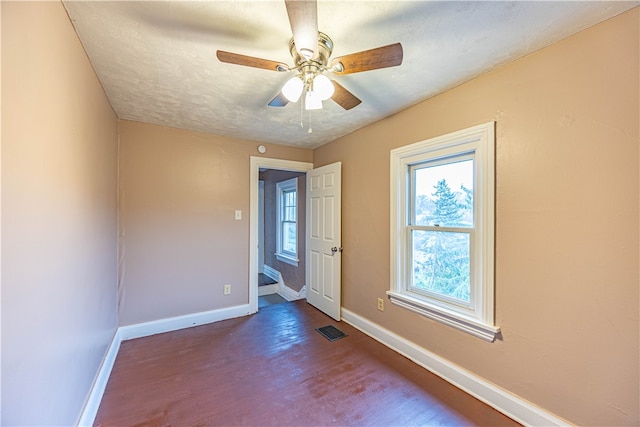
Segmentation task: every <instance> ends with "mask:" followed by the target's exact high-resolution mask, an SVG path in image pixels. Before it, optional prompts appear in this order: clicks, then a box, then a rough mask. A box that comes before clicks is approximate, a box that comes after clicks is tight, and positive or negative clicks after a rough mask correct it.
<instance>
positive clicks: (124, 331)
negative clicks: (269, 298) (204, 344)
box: [77, 304, 251, 427]
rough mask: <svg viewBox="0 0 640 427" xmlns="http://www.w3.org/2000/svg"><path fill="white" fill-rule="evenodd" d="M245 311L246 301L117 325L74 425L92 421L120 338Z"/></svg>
mask: <svg viewBox="0 0 640 427" xmlns="http://www.w3.org/2000/svg"><path fill="white" fill-rule="evenodd" d="M248 314H251V312H250V310H249V304H244V305H238V306H235V307H229V308H222V309H218V310H211V311H204V312H200V313H193V314H187V315H184V316H178V317H171V318H168V319H161V320H155V321H153V322H145V323H139V324H136V325H128V326H120V327H119V328H118V329H117V330H116V333H115V334H114V336H113V339H112V341H111V344H110V345H109V348H108V349H107V352H106V353H105V356H104V359H103V360H102V363H101V365H100V368H99V369H98V373H97V374H96V378H95V380H94V381H93V385H92V386H91V391H90V392H89V397H88V398H87V401H86V403H85V405H84V408H83V409H82V413H81V414H80V418H79V420H78V424H77V425H78V426H79V427H84V426H92V425H93V423H94V421H95V419H96V415H97V414H98V408H99V407H100V402H101V401H102V396H103V395H104V391H105V389H106V387H107V382H108V381H109V376H110V375H111V370H112V369H113V364H114V363H115V360H116V356H117V355H118V350H120V343H122V341H126V340H131V339H134V338H142V337H146V336H150V335H155V334H160V333H163V332H170V331H177V330H179V329H185V328H191V327H192V326H198V325H204V324H207V323H213V322H218V321H220V320H227V319H233V318H235V317H241V316H246V315H248Z"/></svg>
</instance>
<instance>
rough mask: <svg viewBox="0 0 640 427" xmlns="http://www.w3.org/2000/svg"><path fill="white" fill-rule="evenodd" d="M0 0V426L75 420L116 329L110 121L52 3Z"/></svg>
mask: <svg viewBox="0 0 640 427" xmlns="http://www.w3.org/2000/svg"><path fill="white" fill-rule="evenodd" d="M1 7H2V425H74V424H75V423H76V422H77V420H78V417H79V415H80V412H81V410H82V407H83V404H84V401H85V399H86V398H87V395H88V393H89V390H90V387H91V384H92V381H93V379H94V377H95V375H96V372H97V370H98V367H99V366H100V362H101V361H102V358H103V357H104V355H105V352H106V349H107V346H108V344H109V343H110V342H111V339H112V338H113V334H114V332H115V328H116V324H117V320H116V271H117V263H116V249H117V244H116V239H117V229H116V215H117V210H116V201H117V197H116V190H117V186H116V176H117V175H116V173H117V168H116V157H117V138H118V136H117V120H116V117H115V115H114V113H113V111H112V109H111V107H110V105H109V102H108V100H107V98H106V96H105V94H104V92H103V90H102V87H101V86H100V83H99V82H98V79H97V78H96V76H95V74H94V73H93V69H92V68H91V65H90V64H89V61H88V59H87V57H86V56H85V53H84V50H83V49H82V46H81V44H80V42H79V40H78V39H77V37H76V34H75V32H74V30H73V27H72V25H71V22H69V18H68V17H67V14H66V12H65V9H64V7H63V6H62V4H61V3H60V2H42V3H35V2H34V3H32V2H16V3H13V2H4V1H3V2H2V5H1Z"/></svg>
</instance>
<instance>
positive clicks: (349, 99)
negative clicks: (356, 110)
mask: <svg viewBox="0 0 640 427" xmlns="http://www.w3.org/2000/svg"><path fill="white" fill-rule="evenodd" d="M331 82H332V83H333V87H334V88H335V91H334V92H333V96H332V97H331V99H333V100H334V101H335V103H336V104H338V105H339V106H341V107H342V108H344V109H345V110H350V109H352V108H353V107H355V106H357V105H358V104H360V103H361V102H362V101H360V99H358V98H357V97H356V96H355V95H354V94H352V93H351V92H349V91H348V90H347V89H345V88H344V87H343V86H342V85H341V84H340V83H338V82H337V81H335V80H332V81H331Z"/></svg>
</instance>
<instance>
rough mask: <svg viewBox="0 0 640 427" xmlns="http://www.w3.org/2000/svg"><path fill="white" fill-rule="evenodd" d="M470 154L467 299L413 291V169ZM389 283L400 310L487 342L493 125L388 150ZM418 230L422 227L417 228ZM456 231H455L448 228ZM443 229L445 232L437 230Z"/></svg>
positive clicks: (491, 332)
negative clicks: (471, 212) (464, 301)
mask: <svg viewBox="0 0 640 427" xmlns="http://www.w3.org/2000/svg"><path fill="white" fill-rule="evenodd" d="M463 155H471V156H473V160H474V184H473V206H474V224H473V228H472V231H471V233H472V236H470V238H471V241H470V261H471V269H470V276H471V278H470V301H469V304H468V305H467V304H460V301H454V300H452V299H449V298H446V297H443V296H441V297H437V296H436V295H428V293H417V292H413V291H412V290H411V289H410V284H411V282H412V278H411V276H412V275H411V268H412V256H411V253H412V242H411V230H412V229H416V226H415V225H412V221H411V215H412V211H411V209H412V204H411V203H410V198H413V199H415V194H414V193H413V186H412V185H411V180H412V179H413V178H412V176H411V170H412V166H415V165H418V164H423V163H426V162H434V164H435V162H439V161H444V163H445V164H446V163H447V161H446V160H447V159H451V160H452V161H451V162H450V163H453V162H455V161H457V160H455V159H459V158H460V156H463ZM390 162H391V164H390V167H391V174H390V178H391V187H390V188H391V195H390V196H391V198H390V206H391V212H390V214H391V218H390V219H391V221H390V222H391V236H390V237H391V239H390V241H391V251H390V253H391V278H390V279H391V280H390V282H391V283H390V290H389V291H388V292H387V294H388V296H389V298H390V300H391V302H392V303H393V304H395V305H398V306H400V307H404V308H406V309H408V310H411V311H413V312H416V313H418V314H421V315H423V316H426V317H428V318H430V319H433V320H436V321H439V322H441V323H444V324H446V325H449V326H452V327H454V328H456V329H459V330H462V331H464V332H467V333H470V334H472V335H474V336H476V337H478V338H481V339H484V340H486V341H489V342H493V341H494V340H495V337H496V335H497V334H498V333H499V332H500V328H499V327H497V326H495V325H494V320H495V319H494V293H495V292H494V290H495V284H494V252H495V248H494V244H495V237H494V233H495V122H488V123H484V124H481V125H478V126H473V127H470V128H467V129H463V130H460V131H457V132H453V133H450V134H446V135H443V136H439V137H436V138H431V139H427V140H424V141H420V142H417V143H414V144H410V145H407V146H404V147H399V148H396V149H394V150H391V153H390ZM418 228H422V227H418ZM453 229H455V228H453ZM438 231H445V230H438Z"/></svg>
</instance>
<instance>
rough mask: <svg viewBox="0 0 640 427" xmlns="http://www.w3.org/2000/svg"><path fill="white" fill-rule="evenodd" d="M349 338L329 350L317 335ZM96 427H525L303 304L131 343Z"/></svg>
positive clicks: (123, 348)
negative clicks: (326, 331)
mask: <svg viewBox="0 0 640 427" xmlns="http://www.w3.org/2000/svg"><path fill="white" fill-rule="evenodd" d="M326 325H334V326H336V327H337V328H338V329H340V330H341V331H343V332H344V333H346V334H347V335H348V336H347V337H345V338H342V339H340V340H338V341H334V342H330V341H329V340H327V339H326V338H324V337H323V336H322V335H320V334H319V333H318V332H316V331H315V328H318V327H322V326H326ZM95 425H97V426H167V425H173V426H204V425H224V426H329V425H331V426H409V425H438V426H461V425H486V426H512V425H518V424H517V423H515V422H514V421H513V420H511V419H509V418H507V417H505V416H504V415H502V414H501V413H499V412H497V411H495V410H494V409H492V408H490V407H489V406H487V405H485V404H484V403H482V402H480V401H478V400H477V399H475V398H473V397H472V396H470V395H468V394H466V393H464V392H463V391H461V390H459V389H457V388H455V387H454V386H452V385H450V384H449V383H447V382H445V381H444V380H442V379H440V378H439V377H437V376H435V375H433V374H431V373H430V372H428V371H427V370H425V369H423V368H421V367H419V366H418V365H416V364H414V363H413V362H411V361H410V360H408V359H406V358H405V357H403V356H401V355H399V354H397V353H395V352H394V351H392V350H390V349H388V348H387V347H385V346H383V345H382V344H380V343H378V342H377V341H375V340H373V339H372V338H370V337H368V336H366V335H364V334H363V333H361V332H360V331H358V330H356V329H354V328H353V327H351V326H349V325H347V324H346V323H344V322H335V321H333V320H332V319H330V318H329V317H327V316H325V315H324V314H323V313H321V312H320V311H318V310H316V309H315V308H313V307H311V306H310V305H308V304H307V303H306V302H305V301H296V302H287V303H283V304H277V305H270V306H267V307H264V308H262V309H260V311H259V312H258V314H256V315H253V316H248V317H244V318H238V319H230V320H225V321H222V322H217V323H212V324H209V325H203V326H198V327H193V328H189V329H184V330H181V331H176V332H168V333H165V334H159V335H154V336H150V337H145V338H139V339H136V340H131V341H125V342H123V343H122V345H121V347H120V352H119V353H118V356H117V359H116V362H115V365H114V368H113V371H112V373H111V377H110V379H109V383H108V384H107V388H106V391H105V394H104V397H103V399H102V403H101V405H100V408H99V410H98V414H97V417H96V420H95Z"/></svg>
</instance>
